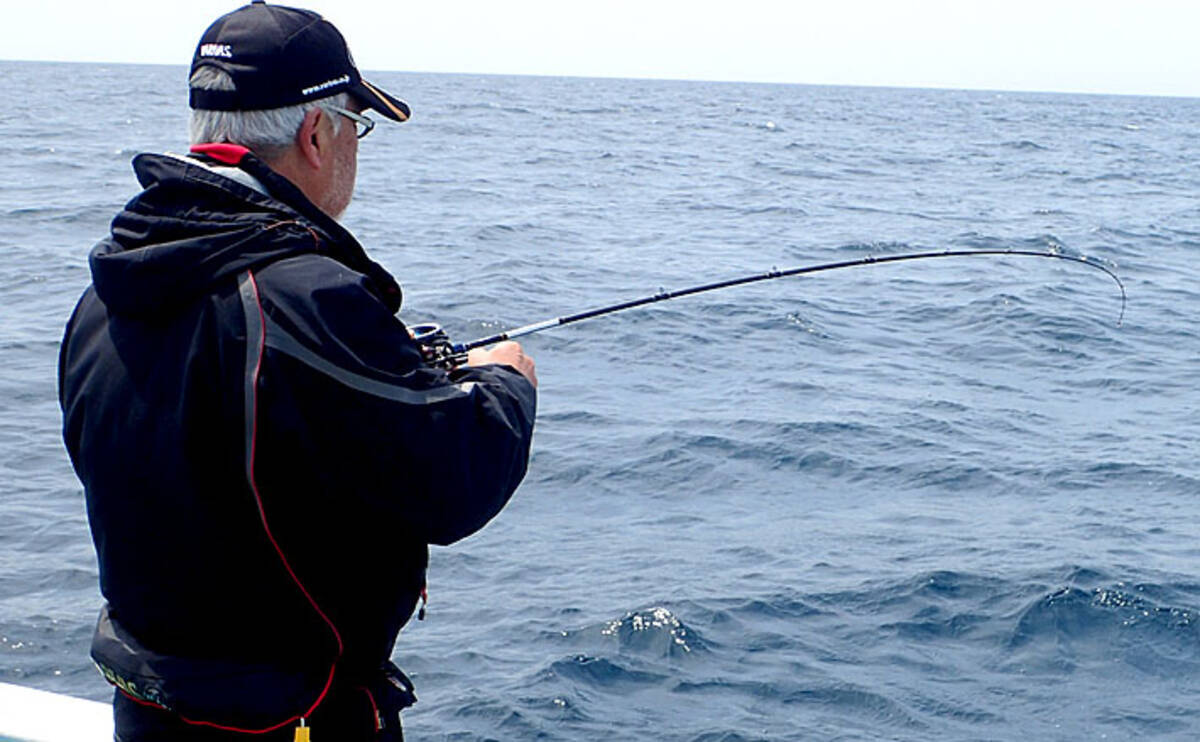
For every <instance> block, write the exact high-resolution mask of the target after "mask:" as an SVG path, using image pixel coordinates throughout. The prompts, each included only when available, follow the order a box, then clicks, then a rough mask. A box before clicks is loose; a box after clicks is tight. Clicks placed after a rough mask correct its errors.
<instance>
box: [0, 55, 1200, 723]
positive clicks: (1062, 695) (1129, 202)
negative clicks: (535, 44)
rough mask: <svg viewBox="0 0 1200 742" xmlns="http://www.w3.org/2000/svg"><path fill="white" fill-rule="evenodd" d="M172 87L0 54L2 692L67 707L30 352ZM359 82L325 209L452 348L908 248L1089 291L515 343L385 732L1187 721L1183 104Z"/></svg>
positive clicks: (1199, 209) (1195, 710) (1191, 249)
mask: <svg viewBox="0 0 1200 742" xmlns="http://www.w3.org/2000/svg"><path fill="white" fill-rule="evenodd" d="M185 79H186V73H185V70H184V69H183V68H181V67H137V66H119V67H118V66H104V65H60V64H32V63H15V62H0V93H2V95H0V97H2V98H3V99H4V100H5V101H6V102H7V103H6V105H5V106H4V107H3V108H2V109H0V132H2V133H3V136H2V137H0V175H2V179H0V183H2V184H3V185H0V220H2V222H0V224H2V225H3V230H0V681H3V682H14V683H20V684H24V685H29V686H34V687H38V688H44V689H48V690H54V691H59V692H64V693H69V694H72V695H76V696H81V697H85V698H92V699H97V700H103V699H106V698H107V697H108V696H109V690H108V687H107V686H106V685H105V684H104V683H103V681H102V680H101V679H100V678H99V676H98V674H97V673H96V672H95V671H94V670H93V669H92V668H91V667H90V665H89V662H88V660H87V646H88V642H89V638H90V633H91V629H92V624H93V621H94V617H95V613H96V611H97V609H98V607H99V595H98V592H97V588H96V566H95V560H94V556H93V553H92V548H91V543H90V539H89V535H88V531H87V525H86V519H85V516H84V509H83V500H82V495H81V489H80V486H79V484H78V482H77V481H76V480H75V478H74V476H73V474H72V472H71V469H70V465H69V463H68V461H67V457H66V454H65V453H64V451H63V448H62V445H61V442H60V438H59V429H58V428H59V410H58V406H57V402H56V398H55V360H56V353H57V350H58V342H59V337H60V333H61V328H62V325H63V323H64V322H65V320H66V318H67V315H68V314H69V312H70V310H71V308H72V306H73V304H74V302H75V300H76V298H77V296H78V294H79V293H80V292H81V291H82V290H83V289H84V287H85V286H86V285H87V283H88V280H89V279H88V273H87V269H86V256H87V252H88V250H89V248H90V247H91V245H92V244H93V243H94V242H95V240H97V239H98V238H99V237H100V236H101V235H103V234H104V232H105V231H106V229H107V225H108V221H109V219H110V218H111V217H112V215H113V214H114V213H115V212H116V210H118V209H119V208H120V206H121V205H122V204H123V203H124V202H125V201H126V200H127V199H128V198H129V197H130V196H132V195H133V194H134V193H135V192H136V190H137V189H136V183H135V181H134V178H133V176H132V173H131V171H130V169H129V160H130V158H131V157H132V156H133V155H134V154H136V153H137V152H139V151H164V150H170V151H177V152H178V151H183V150H184V149H185V148H186V120H187V119H186V108H185V100H186V99H185V95H186V93H185V91H184V89H183V86H184V85H185ZM373 79H375V80H376V81H377V82H379V83H381V84H383V85H384V86H385V87H387V88H388V89H389V90H393V91H394V92H396V93H398V94H399V95H401V96H402V97H405V98H406V99H407V100H408V101H409V102H410V103H411V104H412V106H413V109H414V117H413V119H412V121H411V122H409V123H408V124H405V125H404V126H388V125H384V124H381V125H380V126H379V127H378V128H377V129H376V131H375V132H374V133H373V134H372V135H371V136H370V137H369V138H368V139H366V140H364V141H363V143H362V149H361V153H360V167H359V172H360V176H359V188H358V192H357V196H356V202H355V204H354V205H353V206H352V207H351V209H350V210H349V212H348V213H347V215H346V217H345V223H346V224H347V226H348V227H349V228H350V229H351V230H352V231H354V232H355V233H356V234H357V235H358V236H359V237H360V238H361V239H362V241H363V242H364V244H365V245H366V246H367V247H368V250H369V251H370V252H371V253H372V255H373V256H374V257H375V258H376V259H377V260H379V261H380V262H381V263H383V264H384V265H385V266H387V267H388V268H389V269H391V270H392V271H393V272H394V273H395V274H396V275H397V276H398V278H399V279H400V281H401V283H402V284H403V285H404V287H405V291H406V297H407V298H406V304H405V308H404V310H403V312H402V317H403V318H404V319H405V320H406V321H408V322H418V321H429V320H436V321H438V322H440V323H442V324H443V325H444V326H445V327H446V328H447V330H448V331H449V332H450V334H451V336H452V337H453V338H454V339H456V340H468V339H471V338H474V337H479V336H484V335H488V334H491V333H493V332H496V331H499V330H501V329H505V328H508V327H512V326H517V325H521V324H525V323H528V322H532V321H535V320H540V319H544V318H548V317H554V316H558V315H563V314H568V313H572V312H575V311H579V310H582V309H586V308H589V307H592V306H597V305H602V304H607V303H610V302H616V301H620V300H624V299H631V298H635V297H638V296H642V295H648V294H653V293H655V292H657V291H659V290H660V289H661V288H666V289H678V288H683V287H685V286H688V285H691V284H696V283H703V282H707V281H712V280H718V279H722V278H729V277H734V276H738V275H742V274H749V273H758V272H763V271H766V270H768V269H770V268H772V267H776V266H777V267H780V268H786V267H792V266H799V265H806V264H810V263H818V262H826V261H832V260H852V259H856V258H860V257H866V256H872V255H873V256H882V255H888V254H895V253H900V252H905V251H910V250H940V249H971V248H1014V249H1026V250H1029V249H1031V250H1046V251H1060V252H1062V253H1064V254H1070V255H1085V256H1087V257H1088V259H1089V260H1094V261H1096V262H1099V263H1102V264H1103V265H1105V266H1108V267H1110V268H1112V269H1113V270H1115V271H1116V272H1117V273H1118V274H1119V275H1120V277H1121V279H1122V281H1123V282H1124V284H1125V287H1126V289H1127V291H1128V307H1127V310H1126V312H1125V315H1124V318H1123V321H1121V322H1120V323H1119V324H1118V320H1119V318H1120V316H1121V297H1120V292H1119V290H1118V289H1117V287H1116V286H1115V284H1114V283H1113V282H1112V281H1111V280H1110V279H1108V278H1106V277H1105V276H1104V275H1103V274H1101V273H1100V272H1099V271H1095V270H1090V269H1088V268H1087V267H1086V266H1083V265H1078V264H1074V263H1067V262H1065V261H1051V260H1038V259H1034V258H1017V257H1001V258H995V259H992V258H988V259H983V258H972V259H967V260H934V261H922V262H912V263H904V264H898V265H875V266H869V267H863V268H855V269H851V270H843V271H836V272H830V273H822V274H818V275H813V276H808V277H801V278H794V279H782V280H777V281H769V282H766V283H761V284H756V285H754V286H749V287H742V288H735V289H729V290H726V291H722V292H714V293H709V294H704V295H700V296H695V297H691V298H687V299H679V300H676V301H670V302H664V303H660V304H655V305H653V306H651V307H647V308H643V309H638V310H633V311H630V312H626V313H622V314H617V315H613V316H610V317H607V318H604V319H597V320H594V321H591V322H583V323H579V324H577V325H572V326H570V327H563V328H558V329H555V330H551V331H547V332H545V333H542V334H539V335H535V336H531V337H529V338H526V339H525V342H524V344H525V347H526V349H527V350H528V352H529V353H530V354H531V355H533V356H534V357H535V358H536V360H537V362H538V372H539V376H540V379H541V389H540V409H539V418H538V428H537V432H536V438H535V443H534V449H535V450H534V454H533V459H532V462H531V466H530V470H529V474H528V477H527V479H526V481H525V483H524V485H523V486H522V487H521V489H520V490H519V491H518V494H517V495H516V497H515V498H514V500H513V502H512V503H511V504H510V506H509V507H508V508H507V509H506V510H505V512H504V513H502V514H501V516H500V517H499V518H497V520H495V521H494V522H493V523H492V524H490V525H489V526H488V527H487V528H486V529H484V530H483V531H482V532H480V533H479V534H476V535H475V536H473V537H471V538H470V539H468V540H466V541H464V542H462V543H460V544H457V545H455V546H452V547H450V548H437V549H435V550H434V552H433V554H432V561H431V567H430V582H431V598H430V604H429V617H428V620H426V621H424V622H415V621H414V622H413V623H412V624H410V625H409V626H408V627H407V628H406V629H405V630H404V632H403V633H402V634H401V637H400V640H399V642H398V644H397V650H396V653H395V657H394V659H395V660H396V661H397V662H398V663H399V664H400V665H401V666H402V667H404V668H405V669H406V670H407V671H408V672H409V674H410V675H411V676H412V677H413V679H414V681H415V682H416V684H417V687H418V695H419V696H420V699H421V700H420V702H419V703H418V705H417V706H415V707H414V708H413V709H412V710H411V711H410V712H409V713H408V714H407V715H406V725H407V731H408V734H409V735H410V737H411V738H412V739H449V740H524V739H545V740H595V739H629V740H644V739H660V740H681V741H682V740H688V741H693V742H701V741H704V742H717V741H718V740H720V741H722V742H735V741H742V740H808V739H821V740H879V739H887V740H930V739H937V740H964V741H965V740H1024V739H1038V740H1081V739H1089V740H1102V739H1106V740H1133V739H1138V740H1140V739H1168V740H1191V739H1195V738H1196V736H1197V735H1198V734H1200V574H1198V573H1200V545H1198V543H1197V534H1198V533H1200V497H1198V496H1200V467H1198V465H1197V463H1196V455H1197V452H1198V444H1200V416H1198V413H1200V410H1198V400H1200V395H1198V394H1197V391H1196V390H1197V387H1198V386H1200V364H1198V363H1197V360H1198V358H1197V356H1198V351H1200V338H1198V334H1197V323H1196V321H1195V315H1196V311H1197V307H1198V306H1200V285H1198V281H1200V270H1198V269H1197V267H1196V266H1197V259H1198V258H1200V201H1198V200H1197V194H1198V193H1200V168H1198V167H1197V164H1198V163H1200V134H1198V133H1197V132H1200V100H1194V99H1166V98H1137V97H1103V96H1073V95H1049V94H1025V93H994V92H960V91H933V90H898V89H866V88H841V87H810V86H782V85H755V84H729V83H722V84H715V83H714V84H709V83H698V82H662V81H659V82H650V81H632V80H591V79H563V78H530V77H524V78H523V77H498V76H459V75H424V74H422V75H417V74H400V73H379V74H376V75H374V76H373ZM387 578H388V575H387V574H386V573H381V574H377V575H374V576H373V579H377V580H386V579H387ZM213 609H214V610H221V606H219V605H214V606H213Z"/></svg>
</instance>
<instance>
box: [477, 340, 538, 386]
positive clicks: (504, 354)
mask: <svg viewBox="0 0 1200 742" xmlns="http://www.w3.org/2000/svg"><path fill="white" fill-rule="evenodd" d="M487 363H499V364H503V365H505V366H511V367H513V368H514V369H516V370H517V371H518V372H520V374H521V375H522V376H524V377H525V378H526V379H529V383H531V384H533V386H534V388H535V389H536V388H537V384H538V381H537V371H536V368H535V364H534V362H533V359H532V358H530V357H529V356H527V355H525V351H523V350H522V349H521V345H520V343H515V342H513V341H511V340H506V341H505V342H503V343H497V344H496V345H495V346H493V347H491V348H488V349H487V350H484V349H482V348H475V349H474V350H472V351H470V352H469V353H468V354H467V365H468V366H482V365H484V364H487Z"/></svg>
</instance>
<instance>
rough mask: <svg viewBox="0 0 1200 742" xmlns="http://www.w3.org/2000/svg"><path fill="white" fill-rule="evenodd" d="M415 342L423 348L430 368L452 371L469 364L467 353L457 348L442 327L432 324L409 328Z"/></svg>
mask: <svg viewBox="0 0 1200 742" xmlns="http://www.w3.org/2000/svg"><path fill="white" fill-rule="evenodd" d="M408 329H409V331H410V332H412V337H413V340H416V341H417V345H419V346H421V355H422V356H423V357H424V358H425V362H426V363H428V364H429V365H430V366H437V367H439V368H444V369H446V370H447V371H452V370H454V369H456V368H458V367H459V366H462V365H464V364H465V363H466V362H467V351H465V350H463V349H462V348H461V347H455V345H454V344H453V343H451V342H450V336H449V335H447V334H446V331H445V330H443V329H442V326H441V325H436V324H433V323H432V322H429V323H425V324H421V325H413V326H412V327H410V328H408Z"/></svg>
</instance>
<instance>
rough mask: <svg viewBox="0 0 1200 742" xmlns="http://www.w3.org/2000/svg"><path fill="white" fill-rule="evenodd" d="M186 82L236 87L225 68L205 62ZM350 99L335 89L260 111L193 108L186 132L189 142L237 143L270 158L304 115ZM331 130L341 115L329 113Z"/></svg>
mask: <svg viewBox="0 0 1200 742" xmlns="http://www.w3.org/2000/svg"><path fill="white" fill-rule="evenodd" d="M188 85H189V86H190V87H193V88H199V89H200V90H235V89H236V86H235V85H234V83H233V78H231V77H230V76H229V74H228V73H227V72H225V71H224V70H221V69H218V68H216V67H211V66H207V65H206V66H204V67H201V68H199V69H198V70H196V71H195V72H194V73H192V77H191V79H190V80H189V81H188ZM349 102H350V96H349V94H347V93H338V94H337V95H333V96H330V97H328V98H321V99H319V100H315V101H309V102H308V103H300V104H299V105H295V106H284V107H283V108H268V109H264V110H261V111H204V110H199V109H193V110H192V121H191V124H190V125H189V127H188V130H189V131H188V133H189V135H190V138H191V143H192V144H208V143H212V142H228V143H231V144H240V145H242V146H243V147H246V148H247V149H249V150H251V151H252V152H254V153H255V154H257V155H258V156H259V157H262V158H264V159H268V160H270V159H273V158H275V157H277V156H279V155H281V154H283V152H284V151H286V150H287V148H288V147H290V146H292V142H293V141H295V139H296V132H297V131H299V130H300V124H301V123H303V122H304V116H305V114H307V113H308V112H309V111H310V110H312V109H313V108H317V107H325V106H338V107H340V108H346V107H347V105H348V104H349ZM331 120H332V122H333V133H334V134H337V133H338V131H339V130H340V129H341V125H342V117H341V116H332V117H331Z"/></svg>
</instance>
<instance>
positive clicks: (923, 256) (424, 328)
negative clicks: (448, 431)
mask: <svg viewBox="0 0 1200 742" xmlns="http://www.w3.org/2000/svg"><path fill="white" fill-rule="evenodd" d="M989 255H990V256H999V255H1008V256H1017V257H1030V258H1051V259H1054V260H1066V261H1068V262H1072V263H1080V264H1083V265H1086V266H1088V267H1089V268H1095V269H1096V270H1100V271H1104V272H1105V273H1107V274H1108V276H1109V277H1110V278H1112V280H1113V281H1115V282H1116V284H1117V287H1118V288H1119V289H1120V290H1121V313H1120V316H1119V317H1118V318H1117V326H1118V327H1120V326H1121V322H1122V321H1123V320H1124V319H1125V304H1126V303H1127V296H1126V293H1125V284H1124V283H1122V282H1121V279H1120V277H1119V276H1117V274H1116V273H1115V272H1114V271H1113V270H1112V269H1111V268H1109V267H1108V266H1105V265H1102V264H1101V263H1098V262H1096V261H1094V260H1089V259H1088V258H1087V256H1085V255H1063V254H1061V253H1057V252H1039V251H1037V250H1012V249H984V250H941V251H936V252H913V253H901V254H899V255H884V256H867V257H864V258H858V259H855V260H842V261H837V262H833V263H821V264H818V265H806V266H801V267H799V268H787V269H784V270H780V269H778V268H772V269H771V270H769V271H767V272H766V273H756V274H753V275H749V276H741V277H739V278H730V279H726V280H724V281H715V282H713V283H705V284H700V285H698V286H691V287H688V288H685V289H678V290H675V291H666V290H660V291H659V292H658V293H656V294H651V295H649V296H643V297H641V298H638V299H631V300H629V301H623V302H619V303H617V304H610V305H608V306H603V307H597V308H595V309H588V310H586V311H583V312H578V313H576V314H568V315H566V316H563V317H555V318H553V319H547V320H542V321H541V322H534V323H532V324H528V325H522V326H521V327H514V328H513V329H511V330H506V331H504V332H501V333H497V334H495V335H489V336H488V337H484V338H479V339H478V340H472V341H470V342H468V343H452V342H450V338H449V337H448V336H447V335H446V333H445V332H444V331H443V330H442V328H441V327H440V326H439V325H436V324H421V325H414V326H413V327H412V333H413V338H414V339H415V340H416V341H417V342H418V343H419V344H420V345H421V348H422V351H423V352H424V354H425V358H426V360H427V361H429V362H430V363H432V364H433V365H435V366H442V367H444V368H454V367H456V366H460V365H462V364H464V363H466V360H467V352H468V351H470V350H472V349H473V348H480V347H483V346H485V345H494V344H495V343H499V342H502V341H505V340H513V339H515V338H519V337H524V336H525V335H532V334H533V333H535V332H541V331H543V330H548V329H550V328H552V327H561V326H563V325H570V324H574V323H576V322H582V321H583V320H586V319H592V318H594V317H602V316H604V315H606V314H613V313H614V312H623V311H625V310H626V309H633V308H634V307H640V306H645V305H646V304H654V303H655V302H660V301H667V300H670V299H678V298H680V297H683V296H691V295H692V294H701V293H704V292H706V291H716V290H717V289H725V288H730V287H731V286H742V285H744V284H748V283H757V282H759V281H770V280H773V279H776V278H787V277H788V276H800V275H805V274H808V273H821V272H824V271H833V270H840V269H842V268H856V267H859V266H865V265H881V264H883V263H899V262H903V261H909V260H928V259H932V258H963V257H978V256H989Z"/></svg>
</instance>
